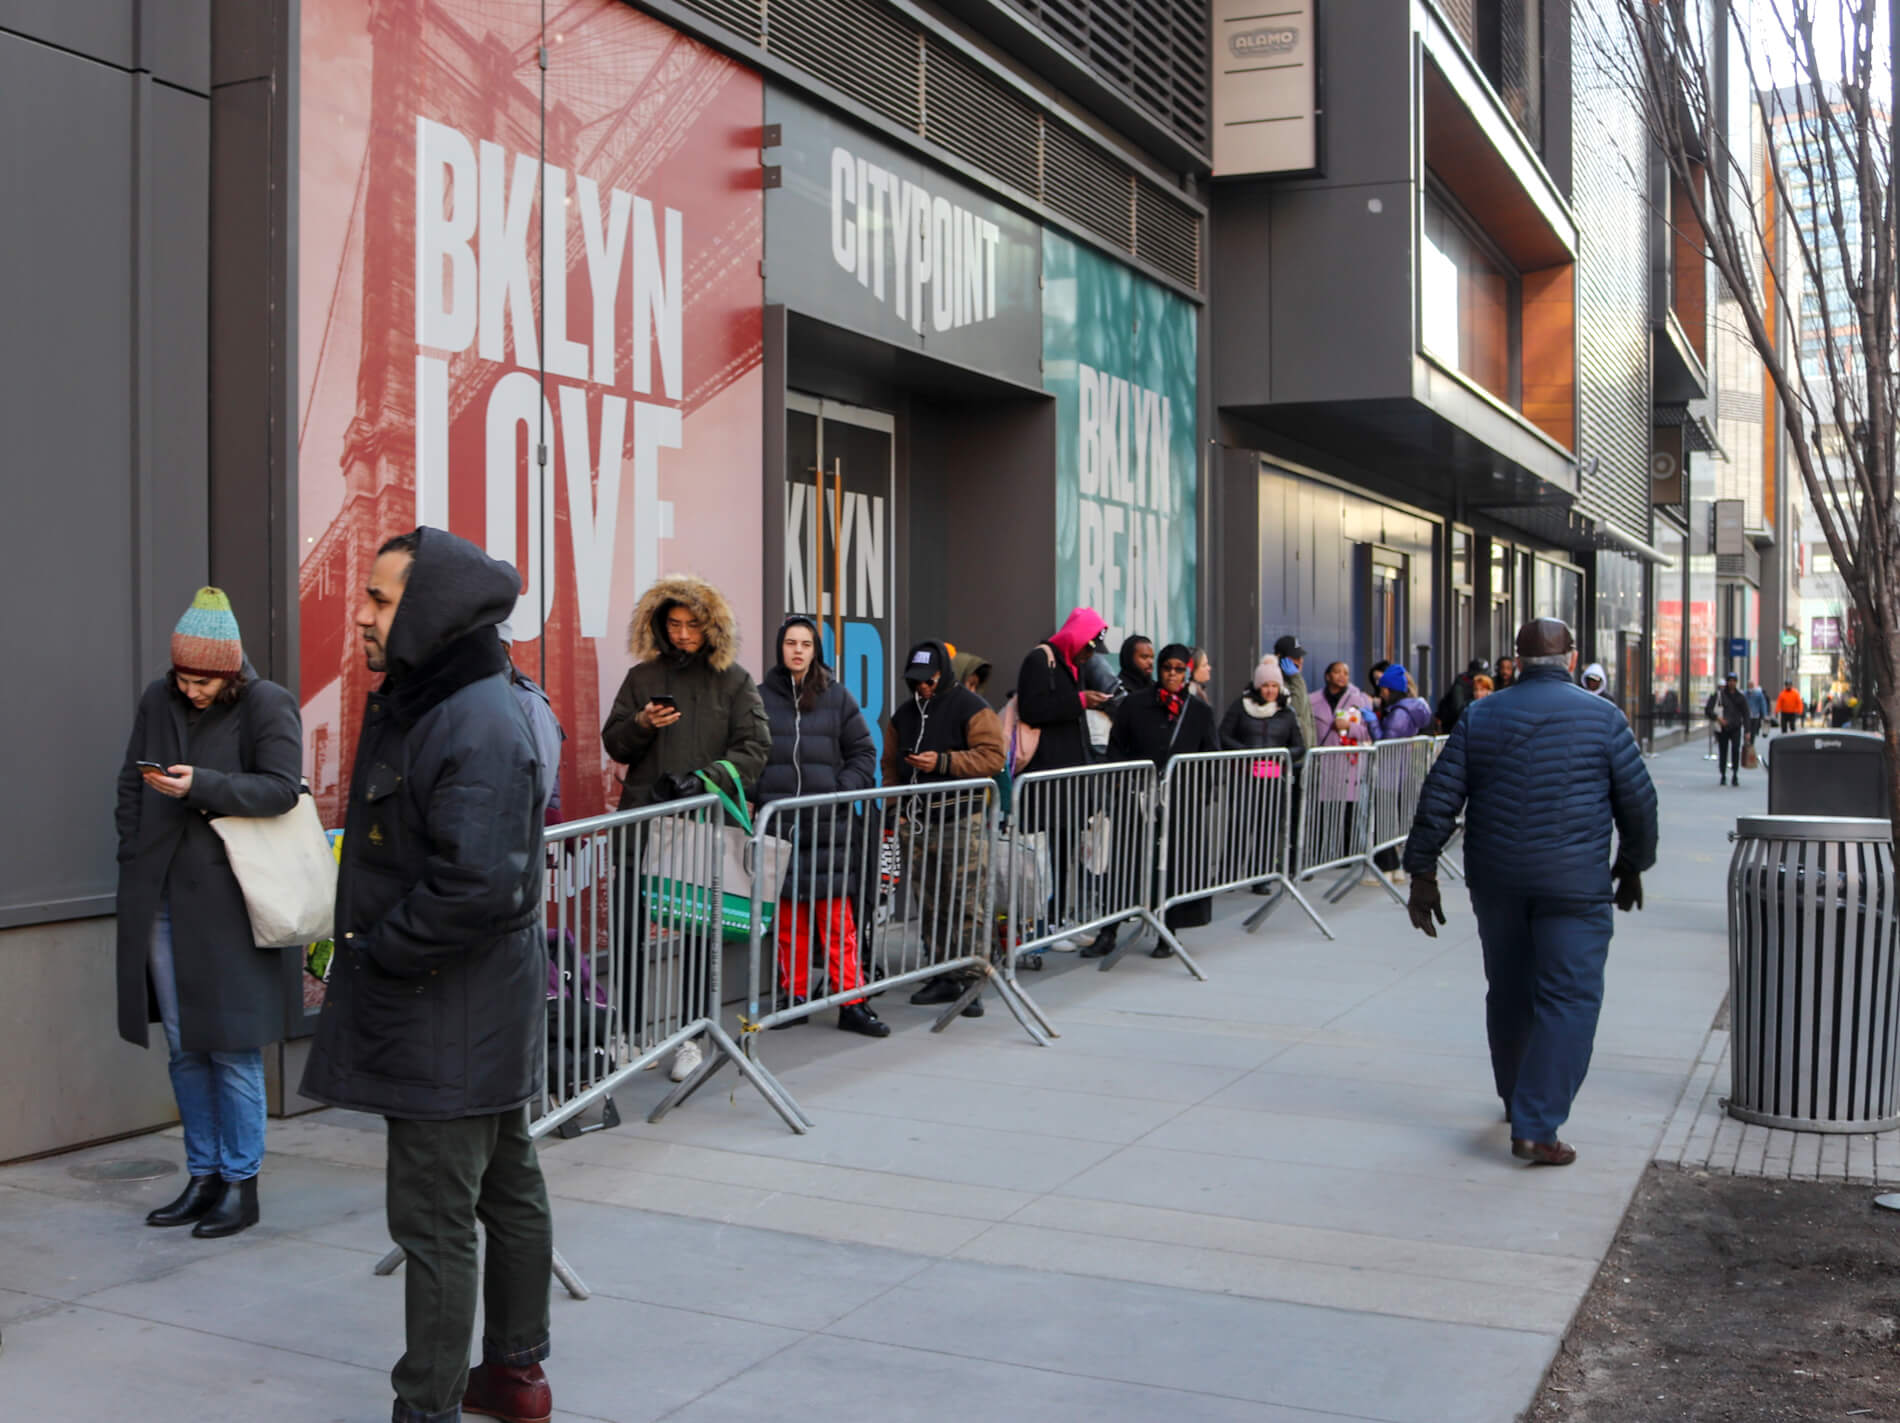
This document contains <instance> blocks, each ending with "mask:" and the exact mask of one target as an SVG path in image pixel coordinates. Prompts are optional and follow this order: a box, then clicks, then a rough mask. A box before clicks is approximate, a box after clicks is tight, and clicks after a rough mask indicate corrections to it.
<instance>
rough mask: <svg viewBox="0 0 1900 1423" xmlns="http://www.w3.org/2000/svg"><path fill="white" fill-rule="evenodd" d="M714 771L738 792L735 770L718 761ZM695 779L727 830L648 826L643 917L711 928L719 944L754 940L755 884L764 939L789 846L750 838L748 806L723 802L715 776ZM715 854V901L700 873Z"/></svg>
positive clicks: (669, 823)
mask: <svg viewBox="0 0 1900 1423" xmlns="http://www.w3.org/2000/svg"><path fill="white" fill-rule="evenodd" d="M717 768H718V769H719V770H722V771H724V772H725V773H726V775H727V776H728V777H730V778H731V781H732V785H733V788H734V789H735V790H736V789H738V788H739V785H740V782H739V771H738V768H737V767H735V766H734V765H733V764H732V763H731V762H730V761H720V762H719V763H717ZM695 774H696V775H697V776H698V777H699V780H700V784H702V785H704V786H705V787H706V789H707V790H708V791H709V792H711V793H712V794H713V795H715V796H717V797H718V798H719V802H720V804H721V805H722V806H724V807H725V811H726V817H727V823H726V824H725V825H722V826H719V827H718V828H717V829H715V828H714V827H713V826H711V825H708V824H704V823H700V822H695V821H690V820H686V819H680V818H670V817H669V818H663V819H660V820H655V821H653V822H651V827H652V828H651V831H650V833H649V835H648V837H647V847H646V855H645V859H644V863H643V864H642V866H641V876H642V879H641V890H642V892H643V893H644V896H645V898H646V902H647V906H648V911H647V912H648V913H649V914H651V915H652V918H653V922H654V924H655V925H657V926H659V927H661V928H672V929H688V928H694V929H696V928H704V927H707V926H709V925H712V926H716V927H717V928H718V931H719V933H720V935H721V937H723V938H726V939H731V940H741V941H743V940H748V939H750V938H751V936H752V887H753V885H754V884H755V883H757V884H758V885H759V888H760V895H759V898H760V905H759V913H760V919H761V923H760V925H759V930H760V932H761V933H767V932H769V931H770V930H771V927H772V914H773V911H774V910H775V909H777V907H778V895H779V886H780V885H781V884H782V883H783V882H784V879H785V871H786V867H787V866H788V865H789V864H790V862H791V854H792V847H791V843H790V842H789V841H786V840H780V839H776V838H774V837H772V836H769V835H768V836H763V837H759V838H756V839H755V838H754V835H753V825H752V817H751V815H750V814H749V813H747V811H746V808H745V803H744V802H743V801H741V800H738V799H735V798H734V797H733V796H730V795H728V794H727V793H726V790H725V788H724V787H723V786H721V785H720V784H719V781H718V779H717V777H715V776H713V775H712V774H710V773H709V772H706V771H699V772H696V773H695ZM714 837H716V838H714ZM715 855H716V856H718V857H719V859H720V861H721V866H722V869H721V875H720V885H719V895H718V898H717V900H716V901H715V899H714V896H713V893H712V887H711V886H710V885H709V884H707V883H705V882H704V876H705V866H706V865H707V864H708V863H709V861H710V860H711V858H712V857H713V856H715Z"/></svg>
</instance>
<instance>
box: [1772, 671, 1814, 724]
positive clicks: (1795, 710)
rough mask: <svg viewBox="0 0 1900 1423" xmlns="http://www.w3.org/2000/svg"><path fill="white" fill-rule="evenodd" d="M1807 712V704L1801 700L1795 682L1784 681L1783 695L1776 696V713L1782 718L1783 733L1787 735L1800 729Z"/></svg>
mask: <svg viewBox="0 0 1900 1423" xmlns="http://www.w3.org/2000/svg"><path fill="white" fill-rule="evenodd" d="M1807 714H1808V708H1807V705H1806V703H1804V702H1803V701H1802V700H1801V694H1800V693H1799V692H1797V691H1796V690H1795V689H1794V683H1793V682H1783V683H1782V684H1781V695H1780V696H1778V697H1776V698H1775V715H1776V716H1777V717H1779V718H1780V719H1781V730H1782V733H1783V734H1784V735H1785V734H1786V733H1788V732H1790V731H1799V730H1800V729H1801V723H1802V720H1803V719H1804V718H1805V717H1806V716H1807Z"/></svg>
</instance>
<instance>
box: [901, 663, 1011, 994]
mask: <svg viewBox="0 0 1900 1423" xmlns="http://www.w3.org/2000/svg"><path fill="white" fill-rule="evenodd" d="M904 680H905V682H907V683H908V684H909V686H910V691H911V694H910V696H909V697H908V698H906V699H905V700H903V701H902V702H900V703H898V705H897V706H896V707H895V708H894V709H893V710H892V712H891V717H890V722H889V724H888V727H887V729H886V734H885V737H884V784H885V785H887V786H917V787H919V788H922V787H926V786H930V785H933V784H934V785H941V784H943V783H945V782H948V781H970V780H987V779H989V778H990V777H991V776H994V775H995V774H996V773H997V772H998V771H1001V770H1002V769H1003V755H1004V747H1003V728H1002V724H1001V723H1000V722H998V721H997V719H996V713H995V712H994V711H993V710H991V708H990V705H989V703H988V702H986V701H984V700H983V699H982V698H981V697H979V696H978V695H977V694H976V693H975V692H972V691H970V690H969V689H968V688H967V687H964V686H963V685H962V684H961V683H959V682H958V681H957V680H956V677H955V674H954V672H953V670H952V667H951V660H950V653H949V650H948V649H947V648H945V647H944V645H943V644H942V643H939V642H920V643H918V644H917V645H916V646H914V647H912V648H911V650H910V652H909V653H908V654H907V655H906V657H905V665H904ZM987 805H988V797H987V794H985V793H982V792H978V791H976V790H968V791H959V792H956V793H954V794H952V795H950V796H935V797H929V798H926V797H921V796H920V797H918V798H917V799H915V800H909V799H908V798H907V799H906V802H905V803H903V805H902V809H901V810H900V811H899V816H900V820H899V832H898V833H899V837H900V844H901V845H902V847H903V864H902V868H901V870H900V874H901V875H902V876H903V878H904V881H905V885H904V889H905V902H906V904H907V905H908V906H909V914H910V916H914V917H915V922H917V923H918V924H919V927H920V929H921V931H922V934H923V938H924V945H925V950H926V954H925V957H923V958H922V959H921V960H919V961H918V962H916V963H914V964H913V963H908V962H907V963H906V964H905V968H907V969H908V968H920V967H923V966H924V965H925V964H929V963H941V962H943V961H944V960H946V959H950V958H961V957H965V956H968V955H972V954H976V953H984V954H987V952H988V946H989V943H990V940H991V937H992V935H993V933H994V930H993V926H992V925H991V924H990V923H989V922H988V913H987V911H988V906H989V898H990V896H989V834H988V831H989V816H988V813H987ZM972 945H977V946H980V947H976V948H973V947H972ZM971 976H972V975H971V973H970V972H967V971H966V972H960V973H957V974H954V975H953V974H944V975H941V976H939V977H937V978H933V979H930V980H929V981H927V982H926V983H924V984H923V986H922V987H920V988H919V989H918V990H917V992H915V993H913V994H912V995H911V999H910V1001H911V1002H913V1003H919V1004H933V1003H954V1002H956V1001H957V1000H958V999H959V998H961V997H962V996H963V995H964V993H965V992H967V991H968V989H969V987H970V982H971ZM963 1012H964V1016H965V1017H970V1018H980V1017H982V1016H983V1001H982V999H981V998H976V999H972V1000H971V1002H970V1005H969V1007H967V1008H965V1009H964V1010H963Z"/></svg>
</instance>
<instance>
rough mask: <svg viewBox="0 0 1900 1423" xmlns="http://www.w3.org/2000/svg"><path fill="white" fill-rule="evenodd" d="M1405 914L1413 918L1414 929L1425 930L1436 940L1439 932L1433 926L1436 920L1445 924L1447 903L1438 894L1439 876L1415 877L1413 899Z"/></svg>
mask: <svg viewBox="0 0 1900 1423" xmlns="http://www.w3.org/2000/svg"><path fill="white" fill-rule="evenodd" d="M1405 912H1406V913H1407V914H1409V915H1411V916H1412V927H1413V928H1414V929H1423V930H1424V931H1425V933H1426V934H1427V935H1428V936H1429V937H1431V938H1434V939H1436V938H1437V937H1438V930H1437V929H1436V928H1434V927H1433V926H1432V920H1433V919H1434V918H1436V919H1437V920H1438V922H1439V923H1440V924H1443V923H1444V922H1445V901H1444V900H1443V899H1441V898H1440V897H1439V894H1438V876H1437V875H1413V876H1412V898H1411V900H1410V901H1409V902H1408V903H1407V904H1406V906H1405Z"/></svg>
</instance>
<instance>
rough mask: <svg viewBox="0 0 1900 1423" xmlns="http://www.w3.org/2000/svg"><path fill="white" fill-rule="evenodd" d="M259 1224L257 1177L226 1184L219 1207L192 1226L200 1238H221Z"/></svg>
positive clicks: (194, 1232) (193, 1232)
mask: <svg viewBox="0 0 1900 1423" xmlns="http://www.w3.org/2000/svg"><path fill="white" fill-rule="evenodd" d="M256 1224H257V1177H255V1176H253V1177H251V1179H250V1180H248V1181H232V1182H229V1183H227V1184H226V1186H225V1190H224V1199H223V1200H221V1201H219V1202H218V1204H217V1208H216V1209H215V1210H213V1211H211V1213H210V1214H208V1215H207V1216H205V1218H204V1219H203V1220H201V1221H199V1222H198V1223H197V1224H196V1225H194V1226H193V1227H192V1228H191V1233H192V1234H193V1235H195V1236H197V1237H198V1238H199V1239H200V1240H220V1239H222V1238H223V1237H225V1236H227V1235H236V1234H237V1233H238V1232H239V1231H240V1230H249V1229H250V1228H251V1227H252V1226H254V1225H256Z"/></svg>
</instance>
